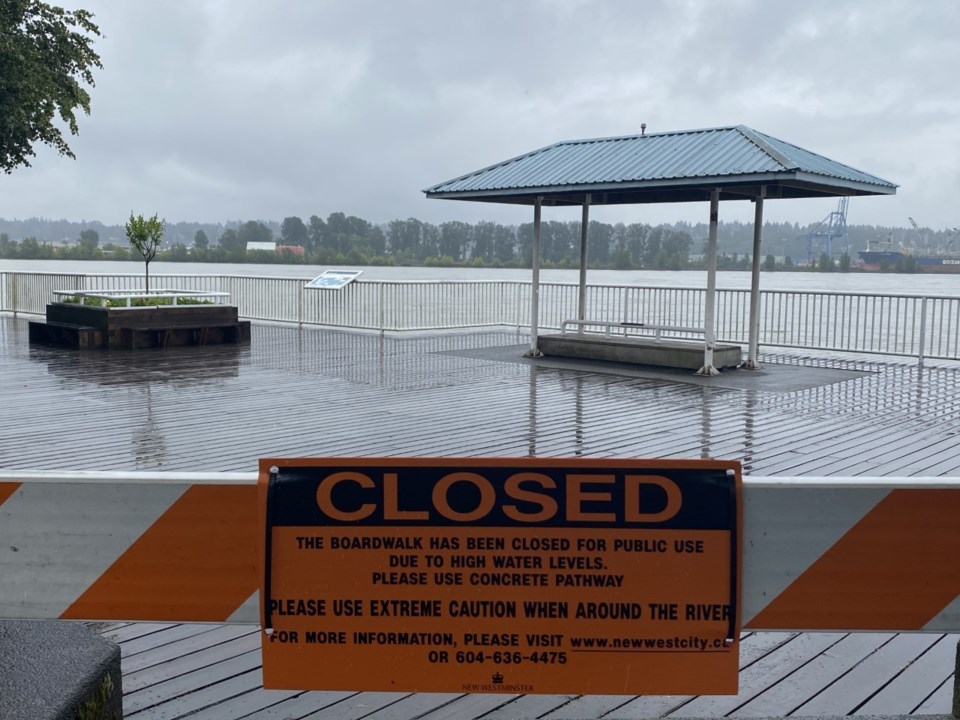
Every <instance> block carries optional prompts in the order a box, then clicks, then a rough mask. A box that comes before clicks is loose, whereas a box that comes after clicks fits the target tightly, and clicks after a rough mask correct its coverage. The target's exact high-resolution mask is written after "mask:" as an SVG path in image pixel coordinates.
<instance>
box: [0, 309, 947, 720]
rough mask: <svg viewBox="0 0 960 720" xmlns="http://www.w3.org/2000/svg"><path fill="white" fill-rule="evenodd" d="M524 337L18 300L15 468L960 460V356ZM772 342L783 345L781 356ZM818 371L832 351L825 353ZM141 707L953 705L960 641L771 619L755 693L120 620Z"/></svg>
mask: <svg viewBox="0 0 960 720" xmlns="http://www.w3.org/2000/svg"><path fill="white" fill-rule="evenodd" d="M523 340H524V339H523V337H521V336H518V335H517V334H515V333H513V332H490V333H476V334H444V335H431V336H419V337H415V336H402V337H387V338H380V337H379V336H376V335H364V334H353V333H343V332H332V331H323V330H317V329H307V330H303V331H298V330H297V329H295V328H288V327H275V326H267V325H258V326H255V327H254V328H253V343H252V345H251V346H250V347H249V348H236V347H227V346H221V347H211V348H203V349H202V350H201V349H197V348H181V349H176V350H175V351H172V352H164V353H157V352H150V351H144V352H138V353H132V354H131V353H109V352H106V353H76V352H64V351H58V350H52V349H46V348H31V347H29V346H28V344H27V330H26V323H25V321H23V320H15V319H13V318H10V317H0V367H2V368H3V373H2V376H0V418H2V426H3V428H4V442H3V443H2V444H0V466H2V467H4V468H5V469H18V468H19V469H35V470H42V469H47V470H124V469H127V470H130V469H141V470H147V469H161V470H198V471H200V470H246V471H252V470H254V469H255V467H256V459H257V458H259V457H262V456H283V455H341V456H349V455H358V456H364V455H386V456H402V455H408V456H416V455H437V456H457V455H462V456H496V455H500V456H511V455H519V456H526V455H536V456H541V457H548V456H569V455H583V456H594V457H629V456H634V457H664V458H665V457H677V458H691V457H692V458H699V457H722V458H736V459H740V460H741V461H742V462H743V463H744V466H745V469H746V472H748V473H749V474H752V475H805V476H812V475H890V476H896V475H958V474H960V449H958V448H957V442H956V440H957V435H958V433H960V371H958V370H957V369H954V368H928V369H926V370H920V369H918V368H916V367H915V366H909V365H897V364H889V365H886V364H879V363H863V362H844V361H839V360H823V359H820V360H812V359H799V358H796V357H787V356H777V357H775V356H768V357H767V358H766V360H767V361H768V368H767V370H766V371H764V372H763V373H760V374H754V375H752V376H751V375H748V374H746V371H739V372H738V373H736V374H734V375H727V376H725V377H724V378H722V379H721V380H720V381H719V382H714V381H703V380H697V379H694V378H692V377H691V376H689V375H687V374H685V373H684V374H682V375H681V374H673V375H671V374H669V373H656V372H644V371H637V370H624V369H607V370H605V371H603V372H598V371H597V368H595V367H592V366H590V365H589V364H582V363H580V364H578V363H561V362H555V361H554V362H551V361H546V362H540V363H531V362H528V361H522V360H521V359H520V357H519V355H520V353H521V351H522V348H521V347H519V346H520V345H522V343H523ZM773 361H775V362H776V363H777V364H770V363H772V362H773ZM817 367H818V368H819V369H815V368H817ZM105 633H106V634H107V635H108V636H110V637H114V638H115V639H116V640H117V641H118V642H120V644H121V647H122V649H123V652H124V672H125V678H124V689H125V693H126V699H125V706H126V713H127V716H128V717H133V718H141V719H142V720H148V719H150V720H153V719H159V718H171V719H172V718H180V717H191V718H278V719H279V718H308V717H309V718H361V717H363V718H366V717H370V718H382V719H383V720H387V719H390V720H405V719H407V718H420V717H423V718H431V719H434V720H438V719H439V718H479V717H485V718H488V719H490V720H492V719H493V718H518V717H544V718H553V719H555V720H559V719H560V718H574V717H576V718H599V717H604V718H642V717H670V716H673V717H692V716H694V717H695V716H704V717H719V716H734V717H763V716H769V715H789V714H795V715H798V716H811V715H812V716H816V715H838V714H849V713H855V714H878V713H883V714H888V713H894V712H899V713H914V712H917V713H935V712H936V713H947V712H949V707H950V699H951V691H952V680H951V677H952V657H953V655H952V653H954V652H955V651H956V642H957V638H956V637H955V636H941V635H888V634H879V635H878V634H859V635H845V634H824V633H804V634H786V633H756V634H752V635H749V636H747V637H745V640H744V643H743V653H742V665H743V667H742V670H741V687H742V691H741V693H740V695H739V696H737V697H723V698H708V697H699V698H684V697H676V698H674V697H642V698H633V697H610V696H589V697H575V696H526V697H516V696H489V695H470V696H461V695H433V694H416V695H409V694H403V693H358V694H354V693H329V692H328V693H322V692H309V693H291V692H271V691H264V690H263V689H262V688H261V687H260V670H259V646H258V636H257V634H256V633H255V632H254V629H253V628H237V627H223V626H203V625H175V626H165V625H155V624H135V625H112V626H108V628H107V629H106V630H105Z"/></svg>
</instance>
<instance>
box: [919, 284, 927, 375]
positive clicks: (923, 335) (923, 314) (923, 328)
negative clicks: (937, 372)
mask: <svg viewBox="0 0 960 720" xmlns="http://www.w3.org/2000/svg"><path fill="white" fill-rule="evenodd" d="M926 344H927V298H925V297H922V298H920V354H919V364H918V367H920V368H922V367H923V355H924V353H925V352H926Z"/></svg>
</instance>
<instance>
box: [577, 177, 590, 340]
mask: <svg viewBox="0 0 960 720" xmlns="http://www.w3.org/2000/svg"><path fill="white" fill-rule="evenodd" d="M590 200H591V196H590V193H587V195H586V197H585V198H584V199H583V217H582V219H581V221H580V294H579V295H578V297H577V319H578V320H580V321H583V320H586V319H587V228H588V227H589V226H590ZM578 331H579V332H581V333H582V332H583V325H579V326H578Z"/></svg>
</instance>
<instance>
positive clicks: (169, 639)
mask: <svg viewBox="0 0 960 720" xmlns="http://www.w3.org/2000/svg"><path fill="white" fill-rule="evenodd" d="M218 627H220V626H219V625H210V624H201V623H180V624H178V625H173V626H171V627H168V628H165V629H163V630H160V631H158V632H155V633H151V634H149V635H145V636H140V637H138V638H134V639H131V640H127V641H125V642H124V643H123V644H122V645H121V646H120V648H121V651H122V653H123V659H124V662H126V660H127V658H132V657H133V656H136V655H137V654H138V653H142V652H146V651H148V650H154V649H156V648H160V647H163V646H164V645H168V644H170V643H175V642H177V641H178V640H184V639H187V638H191V637H194V636H196V635H201V634H203V633H205V632H210V631H211V630H214V629H216V628H218Z"/></svg>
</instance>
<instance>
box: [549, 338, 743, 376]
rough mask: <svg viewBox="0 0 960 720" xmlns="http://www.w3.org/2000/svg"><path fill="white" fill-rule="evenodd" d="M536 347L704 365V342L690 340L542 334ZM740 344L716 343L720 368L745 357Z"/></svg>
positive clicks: (589, 356)
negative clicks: (658, 340)
mask: <svg viewBox="0 0 960 720" xmlns="http://www.w3.org/2000/svg"><path fill="white" fill-rule="evenodd" d="M537 347H538V348H539V349H540V352H542V353H543V354H544V355H552V356H556V357H573V358H580V359H583V360H604V361H607V362H618V363H632V364H635V365H654V366H657V367H670V368H685V369H688V370H699V369H700V368H701V367H703V343H702V342H698V341H690V340H661V341H660V342H657V341H655V340H649V339H644V338H637V337H629V338H624V337H604V336H603V335H597V334H587V333H585V334H583V335H580V334H577V333H566V334H563V335H541V336H540V337H539V338H538V340H537ZM742 355H743V353H742V350H741V348H740V346H739V345H717V346H716V347H715V348H714V351H713V365H714V367H716V368H717V369H720V368H724V367H737V366H738V365H739V364H740V362H741V360H742Z"/></svg>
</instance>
